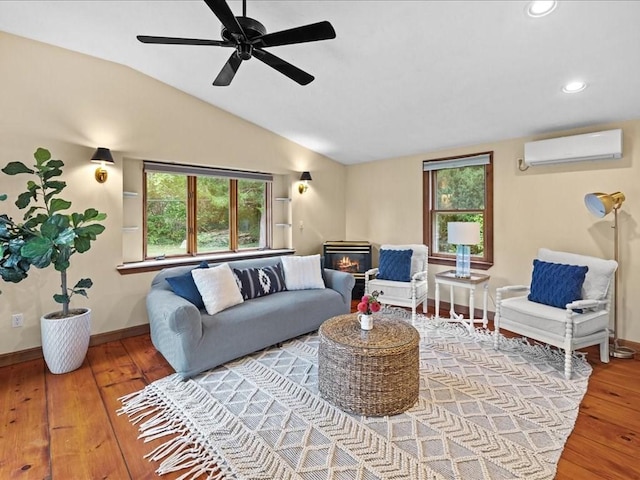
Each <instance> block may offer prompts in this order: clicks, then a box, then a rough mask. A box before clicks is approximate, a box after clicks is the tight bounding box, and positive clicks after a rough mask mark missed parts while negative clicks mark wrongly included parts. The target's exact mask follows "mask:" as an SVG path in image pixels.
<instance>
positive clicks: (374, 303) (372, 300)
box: [357, 291, 384, 315]
mask: <svg viewBox="0 0 640 480" xmlns="http://www.w3.org/2000/svg"><path fill="white" fill-rule="evenodd" d="M383 293H384V292H378V291H375V292H371V294H370V295H364V296H363V297H362V299H361V300H360V303H358V307H357V308H358V311H359V312H360V313H364V314H365V315H371V314H372V313H375V312H379V311H380V308H381V305H380V302H379V301H378V295H382V294H383Z"/></svg>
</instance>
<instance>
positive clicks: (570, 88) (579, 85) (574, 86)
mask: <svg viewBox="0 0 640 480" xmlns="http://www.w3.org/2000/svg"><path fill="white" fill-rule="evenodd" d="M585 88H587V84H586V83H585V82H580V81H577V82H569V83H567V84H566V85H565V86H564V87H562V91H563V92H564V93H578V92H581V91H582V90H584V89H585Z"/></svg>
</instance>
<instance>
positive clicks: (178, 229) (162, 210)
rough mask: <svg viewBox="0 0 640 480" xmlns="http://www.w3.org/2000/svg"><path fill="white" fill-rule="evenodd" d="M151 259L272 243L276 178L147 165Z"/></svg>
mask: <svg viewBox="0 0 640 480" xmlns="http://www.w3.org/2000/svg"><path fill="white" fill-rule="evenodd" d="M144 173H145V175H144V177H145V197H144V198H145V207H144V216H145V219H144V224H145V235H144V239H145V246H144V248H145V258H147V259H149V258H160V257H170V256H181V255H183V256H184V255H197V254H206V253H215V252H229V251H233V252H235V251H239V250H248V249H258V248H265V247H269V246H270V245H271V228H270V222H269V221H268V220H267V219H268V218H270V202H269V199H270V196H271V181H272V176H271V175H268V174H263V173H257V172H242V171H235V170H225V169H216V168H206V167H193V166H185V165H176V164H162V163H155V162H145V163H144Z"/></svg>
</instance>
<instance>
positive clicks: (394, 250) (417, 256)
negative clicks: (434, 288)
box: [364, 244, 429, 322]
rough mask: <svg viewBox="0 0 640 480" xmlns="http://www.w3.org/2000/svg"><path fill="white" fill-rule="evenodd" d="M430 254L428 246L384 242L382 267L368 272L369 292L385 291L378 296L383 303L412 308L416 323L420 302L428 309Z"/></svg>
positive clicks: (412, 319) (367, 288)
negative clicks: (387, 243) (386, 243)
mask: <svg viewBox="0 0 640 480" xmlns="http://www.w3.org/2000/svg"><path fill="white" fill-rule="evenodd" d="M407 251H410V253H408V252H407ZM428 253H429V250H428V248H427V246H426V245H418V244H410V245H381V246H380V262H379V267H378V268H372V269H371V270H368V271H367V272H365V274H364V280H365V293H367V294H370V293H371V292H374V291H378V292H383V293H381V294H380V296H379V297H378V300H379V301H380V303H382V304H383V305H393V306H398V307H411V321H413V322H415V320H416V309H417V307H418V305H420V304H422V312H423V313H426V312H427V294H428V293H429V280H428V277H427V275H428V265H429V263H428ZM407 262H408V263H407Z"/></svg>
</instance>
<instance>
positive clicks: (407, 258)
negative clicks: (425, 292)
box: [378, 249, 413, 282]
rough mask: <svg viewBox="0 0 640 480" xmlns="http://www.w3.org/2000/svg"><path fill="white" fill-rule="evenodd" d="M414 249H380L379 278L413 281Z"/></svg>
mask: <svg viewBox="0 0 640 480" xmlns="http://www.w3.org/2000/svg"><path fill="white" fill-rule="evenodd" d="M412 255H413V250H386V249H385V250H380V266H379V267H378V278H379V279H381V280H392V281H394V282H409V281H411V256H412Z"/></svg>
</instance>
